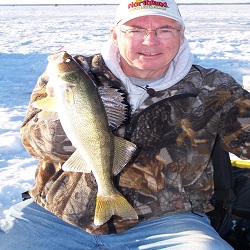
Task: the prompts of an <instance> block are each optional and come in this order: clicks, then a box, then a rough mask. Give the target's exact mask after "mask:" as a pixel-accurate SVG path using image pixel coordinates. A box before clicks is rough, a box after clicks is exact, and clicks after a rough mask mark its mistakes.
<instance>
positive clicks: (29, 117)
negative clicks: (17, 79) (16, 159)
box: [20, 72, 75, 162]
mask: <svg viewBox="0 0 250 250" xmlns="http://www.w3.org/2000/svg"><path fill="white" fill-rule="evenodd" d="M47 82H48V76H47V74H46V72H44V73H43V74H42V75H41V76H40V77H39V79H38V82H37V84H36V86H35V88H34V90H33V92H32V94H31V98H30V102H29V105H28V110H27V112H26V116H25V119H24V122H23V124H22V126H21V130H20V135H21V139H22V143H23V145H24V147H25V148H26V149H27V151H28V152H29V153H30V154H31V155H32V156H34V157H35V158H37V159H39V160H43V161H46V162H63V161H65V160H67V159H68V158H69V156H70V155H71V154H72V153H73V152H74V150H75V148H74V147H73V146H72V144H71V142H70V141H69V139H68V138H67V136H66V134H65V132H64V130H63V128H62V126H61V123H60V121H59V120H57V121H41V120H39V119H38V113H39V112H40V110H39V109H36V108H33V107H32V105H31V104H32V103H33V102H34V101H36V100H39V99H42V98H44V97H46V95H47V94H46V85H47Z"/></svg>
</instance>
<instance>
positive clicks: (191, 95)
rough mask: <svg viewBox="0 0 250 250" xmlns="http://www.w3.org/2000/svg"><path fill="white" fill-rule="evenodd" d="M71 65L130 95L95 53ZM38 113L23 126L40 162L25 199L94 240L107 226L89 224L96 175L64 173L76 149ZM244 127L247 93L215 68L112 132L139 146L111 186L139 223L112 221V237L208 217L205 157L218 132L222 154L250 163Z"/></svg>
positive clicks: (194, 75) (209, 170)
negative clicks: (185, 217)
mask: <svg viewBox="0 0 250 250" xmlns="http://www.w3.org/2000/svg"><path fill="white" fill-rule="evenodd" d="M76 59H77V60H78V61H79V62H80V63H81V65H82V66H83V67H84V68H85V69H86V70H87V71H88V73H89V74H90V75H91V77H92V78H93V80H94V81H95V82H96V84H97V86H103V85H104V86H113V87H118V88H120V89H121V91H123V92H124V93H125V94H127V93H126V89H124V87H123V85H122V83H121V82H120V81H119V80H118V79H117V78H116V77H115V76H114V75H113V74H112V73H111V72H110V71H109V70H108V68H107V67H106V66H105V64H104V62H103V60H102V57H101V56H100V55H99V54H96V55H93V56H91V57H83V56H76ZM47 81H48V77H47V76H46V72H45V73H44V74H43V75H42V76H41V77H40V78H39V80H38V83H37V85H36V87H35V89H34V91H33V93H32V96H31V100H30V103H32V102H34V101H35V100H37V99H41V98H43V97H44V96H45V95H46V94H45V87H46V83H47ZM38 112H39V110H37V109H34V108H32V107H31V105H29V108H28V111H27V115H26V117H25V120H24V123H23V126H22V128H21V138H22V141H23V144H24V146H25V147H26V149H27V150H28V152H29V153H30V154H31V155H33V156H34V157H36V158H37V159H39V160H40V162H39V164H38V167H37V172H36V179H35V184H34V186H33V187H32V189H31V190H30V191H29V193H30V195H31V196H32V198H33V199H34V201H35V202H37V203H38V204H40V205H41V206H43V207H45V208H46V209H48V210H49V211H51V212H53V213H54V214H56V215H57V216H59V217H60V218H62V219H63V220H65V221H67V222H68V223H71V224H72V225H75V226H77V227H80V228H82V229H84V230H86V231H87V232H90V233H93V234H108V233H109V225H110V223H105V224H104V225H102V226H99V227H97V226H95V225H94V223H93V217H94V209H95V197H96V193H97V185H96V182H95V179H94V177H93V175H92V174H91V173H88V174H83V173H72V172H63V171H62V170H61V165H62V164H63V162H65V161H66V159H67V158H68V157H69V156H70V155H71V154H72V152H74V150H75V149H74V147H72V145H71V142H70V141H69V140H68V138H67V137H66V135H65V133H64V131H63V130H62V127H61V125H60V123H59V122H58V121H57V122H46V123H45V122H44V121H39V120H38V119H37V113H38ZM249 125H250V94H249V93H248V92H247V91H245V90H243V89H242V87H241V86H240V85H239V84H237V83H236V82H235V80H234V79H233V78H232V77H231V76H229V75H228V74H225V73H223V72H220V71H218V70H215V69H205V68H202V67H200V66H196V65H193V67H192V68H191V70H190V72H189V74H188V75H187V76H186V77H185V78H184V79H182V80H181V81H180V82H178V83H177V84H175V85H174V86H172V87H170V88H169V89H167V90H165V91H161V92H160V93H159V92H158V93H157V94H156V95H155V96H154V97H148V98H147V99H146V100H145V102H144V103H143V104H142V105H141V107H139V108H138V109H137V110H136V111H135V112H134V113H133V115H132V117H131V119H130V120H129V121H127V122H126V124H125V125H124V126H122V127H121V128H119V129H118V130H115V131H114V133H115V134H116V135H120V136H122V137H125V138H126V139H129V140H130V141H132V142H134V143H135V144H136V145H137V147H138V152H137V153H136V155H135V156H134V157H133V159H132V160H131V162H130V163H129V164H128V165H127V166H126V167H125V168H124V170H123V171H122V172H121V174H120V175H119V176H118V178H115V180H114V181H115V184H116V185H117V188H118V189H119V191H121V192H122V194H123V195H124V196H125V197H126V199H127V200H128V201H129V202H130V203H131V204H132V206H133V207H134V208H135V209H136V211H137V213H138V215H139V219H138V220H128V221H123V220H121V219H120V218H118V217H114V218H113V220H112V223H113V225H114V226H115V228H116V231H117V233H121V232H124V231H126V230H128V229H129V228H131V227H133V226H134V225H136V224H137V223H139V222H140V221H143V220H148V219H151V218H155V217H159V216H161V215H163V214H168V213H176V212H185V211H200V212H208V211H211V210H212V209H213V207H212V205H211V204H210V202H209V200H210V198H211V196H212V194H213V166H212V162H211V159H210V155H211V151H212V149H213V144H214V141H215V138H216V136H217V134H219V135H220V138H221V140H222V145H223V146H224V148H225V149H226V150H228V151H230V152H232V153H234V154H236V155H237V156H239V157H241V158H250V147H249V145H250V137H249V132H250V127H249ZM83 129H84V128H83Z"/></svg>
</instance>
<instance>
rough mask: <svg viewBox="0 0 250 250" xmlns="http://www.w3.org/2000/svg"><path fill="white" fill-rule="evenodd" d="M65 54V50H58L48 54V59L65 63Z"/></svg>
mask: <svg viewBox="0 0 250 250" xmlns="http://www.w3.org/2000/svg"><path fill="white" fill-rule="evenodd" d="M65 54H66V52H65V51H58V52H56V53H54V54H52V55H50V56H48V61H49V62H54V63H63V62H64V61H65V59H64V55H65Z"/></svg>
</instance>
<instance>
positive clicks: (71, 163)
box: [62, 150, 91, 173]
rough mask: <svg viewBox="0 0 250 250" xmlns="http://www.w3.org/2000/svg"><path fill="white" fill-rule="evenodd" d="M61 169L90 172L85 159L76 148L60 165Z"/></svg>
mask: <svg viewBox="0 0 250 250" xmlns="http://www.w3.org/2000/svg"><path fill="white" fill-rule="evenodd" d="M62 169H63V171H68V172H83V173H90V172H91V169H89V167H88V165H87V163H86V161H85V160H84V159H83V157H82V156H81V154H80V153H79V151H78V150H76V151H75V152H74V153H73V154H72V155H71V156H70V157H69V159H68V160H67V161H66V162H65V163H64V164H63V166H62Z"/></svg>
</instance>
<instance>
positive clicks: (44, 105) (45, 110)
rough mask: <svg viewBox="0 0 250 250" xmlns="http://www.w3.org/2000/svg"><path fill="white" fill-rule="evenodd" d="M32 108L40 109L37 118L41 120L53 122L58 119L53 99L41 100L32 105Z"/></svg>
mask: <svg viewBox="0 0 250 250" xmlns="http://www.w3.org/2000/svg"><path fill="white" fill-rule="evenodd" d="M32 106H33V107H34V108H37V109H41V110H42V111H41V112H40V113H39V114H38V118H39V119H41V120H46V121H49V120H53V121H56V120H58V119H59V117H58V114H57V110H56V103H55V98H54V97H46V98H43V99H41V100H38V101H36V102H33V103H32Z"/></svg>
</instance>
